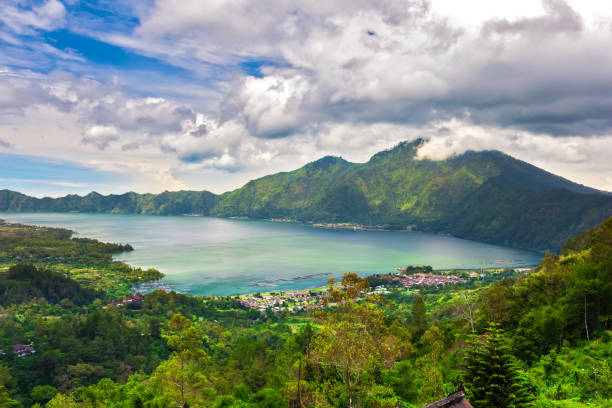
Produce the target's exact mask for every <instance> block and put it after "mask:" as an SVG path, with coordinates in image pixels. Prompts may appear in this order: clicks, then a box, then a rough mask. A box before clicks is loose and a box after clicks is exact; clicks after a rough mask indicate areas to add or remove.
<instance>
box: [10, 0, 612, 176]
mask: <svg viewBox="0 0 612 408" xmlns="http://www.w3.org/2000/svg"><path fill="white" fill-rule="evenodd" d="M56 3H57V2H56V1H55V0H48V1H47V2H45V3H43V4H42V5H41V6H39V7H38V8H36V7H35V8H32V9H29V10H25V11H26V13H25V14H26V16H25V17H20V18H21V20H19V19H16V20H15V23H14V27H13V26H11V27H12V28H11V30H10V32H11V33H12V34H11V35H13V34H14V33H17V32H25V31H24V30H26V31H27V30H45V29H52V28H54V27H58V26H60V25H61V24H63V21H65V20H66V19H65V10H64V9H63V6H62V7H58V6H57V4H56ZM60 6H61V3H60ZM4 8H5V9H7V10H8V11H9V14H10V12H11V10H18V7H17V6H16V5H12V6H4ZM19 10H21V9H19ZM62 10H63V11H62ZM136 10H137V13H138V16H137V17H138V19H137V20H138V21H139V22H140V23H139V26H137V27H136V28H135V29H134V30H133V31H130V32H122V33H97V34H96V33H94V34H92V35H94V36H95V37H96V38H98V39H100V40H103V41H109V42H112V43H114V44H117V45H120V46H121V47H124V48H127V49H130V50H132V51H135V52H138V53H141V54H143V55H146V56H150V57H155V58H158V59H160V60H163V61H166V62H168V63H169V64H172V65H178V66H181V67H185V68H187V69H193V70H194V71H198V72H201V71H200V69H201V67H206V68H205V69H206V70H208V71H207V74H206V75H207V76H206V78H207V81H202V83H197V84H195V83H194V89H195V88H196V87H197V86H200V87H202V88H198V89H206V90H207V92H206V94H202V95H203V96H201V97H199V98H198V97H196V96H194V95H195V94H196V92H194V93H192V94H191V96H190V98H188V99H187V98H181V97H180V95H179V96H177V93H173V92H172V91H171V90H168V89H167V88H170V86H168V87H166V90H165V91H164V92H162V91H159V90H160V89H161V88H160V87H155V88H146V89H142V88H141V89H139V90H138V92H135V91H134V89H133V88H130V87H126V86H125V85H124V86H121V85H120V81H117V80H116V79H115V78H111V79H106V80H102V79H99V78H98V79H96V78H91V77H89V76H86V75H80V76H79V75H74V74H69V73H65V72H61V71H59V70H58V71H54V72H52V73H51V74H48V75H45V74H35V73H33V72H34V70H32V71H27V70H26V69H23V70H21V71H20V72H15V71H11V70H9V69H6V70H4V71H3V70H0V118H3V120H5V121H6V122H7V123H9V122H10V123H11V124H13V123H16V122H17V121H18V119H17V118H18V117H19V116H20V115H21V117H23V118H26V117H27V118H31V117H35V115H39V116H45V115H47V116H54V117H59V116H61V117H62V118H70V120H71V121H72V122H71V124H70V126H72V127H74V128H75V129H76V131H75V132H73V133H74V134H76V135H77V136H76V137H78V140H79V141H82V142H83V144H84V146H85V147H86V148H87V149H88V151H91V154H92V155H93V154H98V155H101V156H100V157H106V159H105V160H102V159H100V160H99V161H97V162H96V161H93V160H91V161H90V163H94V165H97V166H106V165H108V163H109V162H111V160H110V159H109V157H110V156H111V155H116V156H118V157H130V158H132V159H134V160H143V161H146V162H147V163H148V164H147V166H148V167H147V168H146V169H145V167H142V168H138V169H136V170H134V169H135V167H132V168H130V170H129V171H137V172H146V171H152V170H151V166H153V165H151V163H153V162H155V161H159V162H160V163H163V165H160V169H158V170H159V171H160V172H161V173H163V174H165V176H164V180H165V182H168V183H169V185H179V184H180V182H179V181H178V180H177V179H176V177H175V175H176V174H186V173H187V172H190V171H191V172H201V171H204V172H206V171H208V170H210V169H214V170H215V171H216V170H219V171H231V172H234V173H237V172H242V173H244V174H245V178H249V177H248V175H254V174H261V173H259V172H263V171H269V172H272V171H277V170H288V169H291V168H294V167H297V166H299V165H301V164H304V163H305V162H307V161H310V160H314V159H316V158H318V157H320V156H322V155H324V154H341V155H343V156H346V157H347V158H348V159H352V160H358V161H364V160H367V159H368V157H369V155H371V154H373V153H375V152H376V151H378V150H381V149H384V148H388V147H390V146H392V145H393V144H396V143H398V142H399V141H402V140H413V139H415V138H416V137H420V136H424V137H426V138H427V139H428V142H427V143H426V144H425V145H424V146H423V147H422V148H421V149H420V151H419V157H420V158H427V159H440V158H444V157H448V156H449V155H454V154H460V153H462V152H463V151H465V150H469V149H472V150H486V149H501V150H503V151H505V152H507V153H510V154H514V155H517V156H518V157H520V158H523V159H525V160H531V161H533V162H534V163H540V164H541V163H544V160H543V158H545V157H548V158H549V160H550V163H557V164H558V168H560V169H561V170H560V171H561V172H563V171H565V172H567V169H569V168H572V169H574V170H573V171H576V174H578V175H579V176H580V177H585V179H586V177H587V176H586V174H588V172H589V170H588V169H589V168H591V169H594V168H595V167H594V166H597V165H599V166H602V168H604V169H608V167H607V164H601V163H600V162H599V161H601V160H603V161H605V162H606V163H607V160H604V159H602V158H601V157H602V156H601V153H600V152H599V151H598V149H601V150H603V151H606V150H607V151H608V152H609V147H608V148H607V149H606V148H605V147H602V146H604V144H603V143H604V141H608V140H609V137H610V135H612V116H611V115H610V112H611V111H612V75H611V74H610V73H611V72H612V53H610V52H608V51H607V48H608V47H609V44H610V41H611V40H612V30H610V29H609V27H608V26H605V25H599V26H594V25H589V23H587V19H585V17H584V16H583V15H581V14H580V13H578V12H577V11H576V9H575V8H573V7H571V6H570V5H569V3H567V2H566V1H563V0H544V1H543V2H542V11H541V12H540V13H539V14H537V15H530V16H526V17H512V18H510V17H504V16H499V17H495V18H492V19H489V20H487V21H482V22H480V23H479V24H478V26H477V29H469V28H467V27H462V26H458V25H457V24H456V23H454V22H453V20H452V19H449V18H448V16H444V15H441V14H440V13H437V12H434V11H432V7H431V4H430V2H429V1H426V0H383V1H380V0H377V1H374V0H351V1H349V0H330V1H325V2H323V3H321V2H320V1H314V0H305V1H301V2H298V3H296V2H294V1H289V0H281V1H274V2H272V1H253V0H246V1H240V2H232V1H230V2H227V1H226V2H217V1H209V2H201V1H197V0H185V1H182V2H181V3H180V4H177V3H176V2H173V1H170V0H158V1H156V2H154V3H153V4H150V5H143V6H142V7H138V8H137V9H136ZM22 11H23V10H22ZM7 15H8V14H7ZM45 16H46V17H45ZM2 18H3V17H0V19H2ZM36 21H37V22H36ZM4 24H8V23H6V22H5V23H4ZM20 30H21V31H20ZM9 40H10V38H9ZM244 63H253V64H254V65H257V66H258V69H254V70H253V71H249V72H250V73H251V74H250V75H247V74H245V73H243V72H241V68H240V67H241V64H244ZM220 72H221V73H220ZM215 73H217V74H215ZM208 75H218V77H216V79H217V81H216V82H215V81H210V80H209V79H210V77H209V76H208ZM7 118H8V119H7ZM43 119H44V118H43ZM41 122H44V121H42V120H41ZM66 126H68V125H66ZM71 135H72V133H71ZM10 140H11V141H12V140H17V138H15V139H10ZM83 144H81V146H83ZM15 146H16V147H19V146H20V144H19V143H18V142H15ZM105 154H107V155H108V156H104V155H105ZM112 163H113V166H112V168H114V169H119V170H120V171H128V170H125V169H123V170H121V169H122V167H121V166H119V164H121V163H120V162H119V164H118V163H117V162H115V161H112ZM596 163H600V164H596ZM544 164H545V163H544ZM563 165H565V166H566V167H567V169H564V167H563ZM589 166H590V167H589ZM161 167H163V171H162V169H161ZM553 167H554V166H553ZM578 169H580V170H578ZM161 173H160V174H161ZM565 175H566V176H567V174H565ZM592 177H593V180H595V179H596V177H595V176H592ZM597 180H599V183H600V185H607V184H605V183H608V182H607V181H605V180H603V178H601V177H599V178H597ZM602 180H603V181H602ZM228 187H229V186H228ZM231 187H235V185H232V186H231Z"/></svg>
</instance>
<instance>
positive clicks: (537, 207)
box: [0, 140, 612, 250]
mask: <svg viewBox="0 0 612 408" xmlns="http://www.w3.org/2000/svg"><path fill="white" fill-rule="evenodd" d="M422 143H423V141H422V140H417V141H414V142H410V143H408V142H403V143H400V144H399V145H397V146H396V147H394V148H392V149H389V150H385V151H382V152H379V153H377V154H375V155H374V156H372V158H371V159H370V160H369V161H368V162H366V163H351V162H348V161H346V160H344V159H342V158H340V157H334V156H326V157H323V158H322V159H319V160H317V161H314V162H312V163H309V164H307V165H305V166H303V167H301V168H299V169H297V170H294V171H290V172H282V173H277V174H273V175H269V176H265V177H262V178H259V179H256V180H252V181H250V182H248V183H247V184H245V185H244V186H243V187H241V188H238V189H236V190H234V191H230V192H227V193H224V194H221V195H215V194H214V193H211V192H208V191H177V192H164V193H161V194H137V193H133V192H130V193H126V194H121V195H114V194H111V195H108V196H103V195H100V194H98V193H95V192H92V193H90V194H88V195H86V196H78V195H68V196H65V197H61V198H55V199H53V198H42V199H38V198H33V197H29V196H26V195H23V194H20V193H16V192H12V191H9V190H2V191H0V211H18V212H25V211H39V212H40V211H57V212H67V211H78V212H105V213H135V214H155V215H179V214H202V215H208V216H217V217H248V218H254V219H270V218H282V219H289V220H294V221H297V222H305V223H310V222H321V223H338V222H347V223H358V224H363V225H377V226H382V227H385V228H388V229H400V230H401V229H405V228H407V227H410V228H415V229H417V230H421V231H430V232H437V233H447V234H452V235H455V236H457V237H460V238H467V239H474V240H480V241H486V242H491V243H497V244H503V245H509V246H515V247H523V248H530V249H538V250H547V249H550V250H558V249H559V248H560V246H561V245H562V244H563V242H564V240H565V238H566V237H568V236H571V235H575V234H577V233H580V232H583V231H585V230H586V229H588V228H591V227H593V226H595V225H597V224H599V223H601V222H602V221H603V220H605V219H607V218H608V217H610V216H611V215H612V195H610V194H609V193H606V192H602V191H599V190H595V189H592V188H589V187H586V186H583V185H580V184H576V183H573V182H571V181H569V180H566V179H564V178H562V177H559V176H556V175H553V174H551V173H548V172H546V171H544V170H542V169H539V168H537V167H535V166H533V165H531V164H528V163H525V162H523V161H520V160H517V159H514V158H512V157H510V156H508V155H506V154H503V153H501V152H498V151H482V152H473V151H468V152H466V153H464V154H461V155H457V156H454V157H451V158H448V159H446V160H440V161H433V160H428V159H423V160H419V159H417V158H416V153H417V150H418V148H419V146H420V145H421V144H422Z"/></svg>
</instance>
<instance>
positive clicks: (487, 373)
mask: <svg viewBox="0 0 612 408" xmlns="http://www.w3.org/2000/svg"><path fill="white" fill-rule="evenodd" d="M465 365H466V373H465V379H464V384H465V389H466V392H467V395H468V399H469V401H471V404H472V405H473V406H474V407H475V408H487V407H499V408H521V407H527V406H529V403H530V401H531V400H532V399H533V397H532V395H531V394H530V389H529V386H528V384H527V381H526V379H525V378H524V377H523V376H522V375H521V373H520V368H519V367H518V362H517V361H516V359H515V358H514V356H513V355H512V354H511V351H510V346H509V344H508V341H507V340H506V339H505V338H504V336H503V335H502V333H501V332H500V330H499V329H498V328H497V327H496V326H495V325H492V326H490V327H489V328H488V330H487V333H486V334H485V335H483V336H479V337H475V338H473V340H472V341H471V343H470V347H469V348H468V349H467V353H466V358H465Z"/></svg>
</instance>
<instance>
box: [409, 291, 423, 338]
mask: <svg viewBox="0 0 612 408" xmlns="http://www.w3.org/2000/svg"><path fill="white" fill-rule="evenodd" d="M410 317H411V323H412V328H413V334H412V341H413V342H418V341H419V340H420V339H421V336H423V334H424V333H425V330H427V312H426V309H425V301H424V300H423V296H421V295H417V296H416V299H415V300H414V304H413V305H412V314H411V316H410Z"/></svg>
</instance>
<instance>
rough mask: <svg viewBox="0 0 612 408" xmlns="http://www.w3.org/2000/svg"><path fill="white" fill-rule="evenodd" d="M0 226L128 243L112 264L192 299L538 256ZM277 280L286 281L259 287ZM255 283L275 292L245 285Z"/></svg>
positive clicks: (449, 242) (304, 237)
mask: <svg viewBox="0 0 612 408" xmlns="http://www.w3.org/2000/svg"><path fill="white" fill-rule="evenodd" d="M0 219H5V220H7V221H9V222H20V223H24V224H36V225H44V226H52V227H64V228H68V229H71V230H73V231H76V232H77V233H78V235H79V236H84V237H89V238H96V239H99V240H102V241H109V242H121V243H129V244H131V245H132V246H133V247H134V249H135V250H134V251H132V252H129V253H123V254H119V255H117V256H116V259H118V260H122V261H125V262H127V263H129V264H130V265H134V266H141V267H145V268H148V267H154V268H156V269H158V270H160V271H161V272H163V273H165V274H166V278H164V280H165V282H166V283H168V284H171V285H175V287H176V289H179V290H184V291H189V293H192V294H206V295H209V294H211V293H214V294H217V295H230V294H237V293H248V292H258V291H270V290H287V289H297V288H300V289H301V288H309V287H316V286H321V285H323V284H325V282H327V279H328V278H329V277H332V276H333V277H335V278H339V277H341V276H342V274H344V273H346V272H357V273H359V274H361V275H366V274H373V273H387V272H393V271H394V269H395V268H396V267H404V266H406V265H421V264H422V265H432V266H433V267H434V268H436V269H441V268H481V267H494V266H498V267H499V266H524V265H533V264H536V263H538V262H539V260H540V258H541V254H539V253H537V252H531V251H524V250H520V249H514V248H508V247H502V246H496V245H489V244H484V243H480V242H474V241H467V240H463V239H458V238H453V237H447V236H442V235H435V234H427V233H419V232H386V231H385V232H383V231H348V230H326V229H319V228H313V227H310V226H305V225H299V224H289V223H275V222H267V221H251V220H229V219H219V218H209V217H160V216H147V215H118V214H117V215H116V214H74V213H61V214H60V213H34V214H32V213H0ZM315 274H318V275H317V276H313V277H309V278H307V279H300V280H291V279H296V278H298V277H304V276H307V275H315ZM278 279H286V280H288V281H281V282H273V283H270V282H266V281H275V280H278ZM255 284H265V285H276V286H259V287H258V286H249V285H255Z"/></svg>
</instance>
